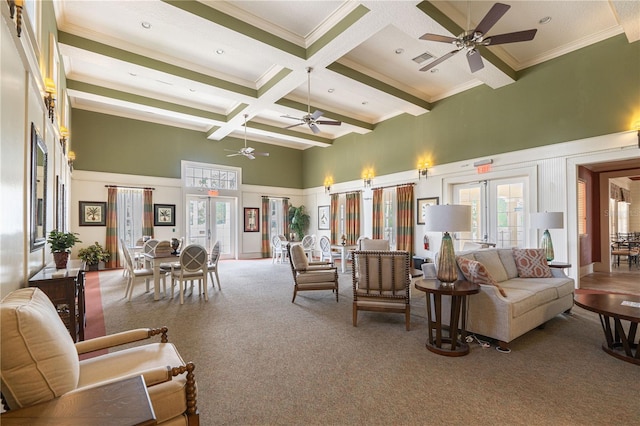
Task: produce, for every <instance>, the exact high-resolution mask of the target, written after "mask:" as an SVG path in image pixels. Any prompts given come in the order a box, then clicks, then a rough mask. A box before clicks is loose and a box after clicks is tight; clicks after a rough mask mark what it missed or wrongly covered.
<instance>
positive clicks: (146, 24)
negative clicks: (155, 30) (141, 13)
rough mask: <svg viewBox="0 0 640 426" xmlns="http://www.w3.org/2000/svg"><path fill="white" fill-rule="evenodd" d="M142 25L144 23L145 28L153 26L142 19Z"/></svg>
mask: <svg viewBox="0 0 640 426" xmlns="http://www.w3.org/2000/svg"><path fill="white" fill-rule="evenodd" d="M140 25H142V28H144V29H145V30H148V29H149V28H151V24H150V23H149V22H147V21H142V22H141V23H140Z"/></svg>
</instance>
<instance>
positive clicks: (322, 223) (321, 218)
mask: <svg viewBox="0 0 640 426" xmlns="http://www.w3.org/2000/svg"><path fill="white" fill-rule="evenodd" d="M329 209H330V206H318V229H330V226H329V217H330V212H329Z"/></svg>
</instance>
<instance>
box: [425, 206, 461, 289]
mask: <svg viewBox="0 0 640 426" xmlns="http://www.w3.org/2000/svg"><path fill="white" fill-rule="evenodd" d="M424 229H425V231H427V232H444V235H443V236H442V244H441V245H440V254H439V255H438V273H437V278H438V280H439V281H440V282H442V283H444V284H445V285H448V284H450V283H453V282H454V281H456V280H457V279H458V268H457V266H456V255H455V252H454V250H453V240H452V239H451V235H449V232H468V231H471V206H463V205H457V204H453V205H451V204H448V205H436V206H427V207H426V211H425V218H424Z"/></svg>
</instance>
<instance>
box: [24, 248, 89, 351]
mask: <svg viewBox="0 0 640 426" xmlns="http://www.w3.org/2000/svg"><path fill="white" fill-rule="evenodd" d="M84 274H85V265H84V263H83V262H82V261H80V260H70V261H69V263H68V264H67V269H56V267H55V265H53V264H51V265H47V266H45V267H44V268H43V269H42V270H40V272H38V273H37V274H35V275H34V276H33V277H31V278H30V279H29V287H38V288H39V289H40V290H42V291H43V292H44V293H45V294H46V295H47V296H48V297H49V299H51V302H52V303H53V305H54V306H55V307H56V309H57V311H58V314H59V315H60V318H61V319H62V321H63V322H64V324H65V325H66V326H67V329H68V330H69V334H71V337H72V338H73V341H74V342H78V341H80V340H84V326H85V321H86V318H85V302H84Z"/></svg>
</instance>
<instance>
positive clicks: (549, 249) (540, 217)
mask: <svg viewBox="0 0 640 426" xmlns="http://www.w3.org/2000/svg"><path fill="white" fill-rule="evenodd" d="M531 226H532V227H533V228H536V229H544V232H543V233H542V239H541V240H540V247H542V248H543V249H544V254H545V256H546V257H547V261H548V262H551V261H552V260H553V256H554V254H553V243H552V242H551V234H550V233H549V229H562V228H563V227H564V226H563V213H562V212H544V213H531Z"/></svg>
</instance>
